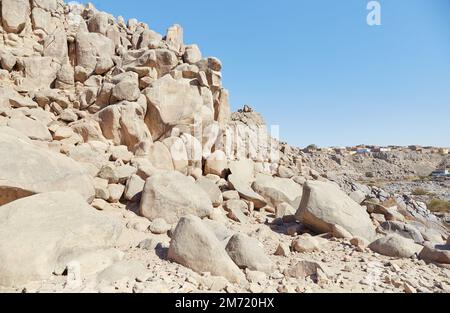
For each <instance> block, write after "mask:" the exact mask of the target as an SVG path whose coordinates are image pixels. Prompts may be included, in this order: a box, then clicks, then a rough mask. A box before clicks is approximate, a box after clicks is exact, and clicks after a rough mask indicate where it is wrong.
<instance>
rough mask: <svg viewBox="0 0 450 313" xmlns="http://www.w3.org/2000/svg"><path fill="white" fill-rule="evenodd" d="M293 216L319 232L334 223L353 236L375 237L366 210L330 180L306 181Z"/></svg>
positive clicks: (325, 230) (330, 230)
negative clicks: (298, 205) (298, 206)
mask: <svg viewBox="0 0 450 313" xmlns="http://www.w3.org/2000/svg"><path fill="white" fill-rule="evenodd" d="M296 217H297V219H298V220H299V221H301V222H302V223H303V224H305V225H306V226H308V227H310V228H311V229H313V230H315V231H317V232H320V233H327V232H332V226H333V225H334V224H336V225H340V226H342V227H344V228H345V229H346V230H347V231H348V232H350V233H351V234H352V235H353V236H360V237H363V238H366V239H367V240H372V239H374V238H375V228H374V226H373V224H372V222H371V220H370V217H369V215H368V214H367V212H366V211H365V209H364V208H363V207H361V206H360V205H359V204H357V203H356V202H355V201H353V200H352V199H351V198H350V197H348V196H347V195H346V194H345V193H344V192H343V191H341V190H340V189H339V188H338V187H337V186H336V185H334V184H332V183H328V182H321V181H308V182H306V183H305V185H304V189H303V198H302V201H301V204H300V208H299V209H298V211H297V214H296Z"/></svg>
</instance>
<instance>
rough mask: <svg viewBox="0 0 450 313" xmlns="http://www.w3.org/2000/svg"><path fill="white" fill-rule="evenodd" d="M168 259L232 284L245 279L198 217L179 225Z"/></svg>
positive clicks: (181, 222) (188, 217) (171, 243)
mask: <svg viewBox="0 0 450 313" xmlns="http://www.w3.org/2000/svg"><path fill="white" fill-rule="evenodd" d="M168 258H169V260H171V261H174V262H177V263H179V264H181V265H183V266H186V267H189V268H191V269H193V270H194V271H197V272H209V273H211V274H212V275H218V276H223V277H225V278H226V279H228V280H229V281H230V282H241V281H243V280H244V279H245V278H244V275H243V273H242V272H241V271H240V270H239V268H238V267H237V266H236V264H234V263H233V261H232V260H231V258H230V257H229V256H228V254H227V253H226V251H225V249H224V248H223V246H222V245H221V243H220V241H219V240H218V239H217V238H216V236H215V235H214V233H213V232H212V231H210V230H209V229H208V228H207V227H206V226H205V225H204V224H203V223H202V221H201V220H200V219H199V218H198V217H195V216H187V217H183V218H181V219H180V221H179V222H178V225H177V227H176V228H175V231H174V232H173V235H172V241H171V242H170V247H169V252H168Z"/></svg>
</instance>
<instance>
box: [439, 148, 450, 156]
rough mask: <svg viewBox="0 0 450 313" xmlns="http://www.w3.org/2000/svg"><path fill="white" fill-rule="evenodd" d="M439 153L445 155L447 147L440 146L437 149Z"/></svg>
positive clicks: (447, 150) (447, 151)
mask: <svg viewBox="0 0 450 313" xmlns="http://www.w3.org/2000/svg"><path fill="white" fill-rule="evenodd" d="M439 153H440V154H444V155H447V154H448V153H449V149H448V148H440V149H439Z"/></svg>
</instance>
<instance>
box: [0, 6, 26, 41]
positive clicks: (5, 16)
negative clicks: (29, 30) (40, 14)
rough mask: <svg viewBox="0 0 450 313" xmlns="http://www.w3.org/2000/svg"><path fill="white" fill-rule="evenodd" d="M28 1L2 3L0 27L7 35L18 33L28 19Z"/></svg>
mask: <svg viewBox="0 0 450 313" xmlns="http://www.w3.org/2000/svg"><path fill="white" fill-rule="evenodd" d="M29 16H30V1H28V0H5V1H2V19H1V20H2V25H3V28H4V29H5V30H6V31H7V32H8V33H20V32H21V31H22V30H23V29H24V28H25V26H26V24H27V22H28V21H29V19H30V17H29Z"/></svg>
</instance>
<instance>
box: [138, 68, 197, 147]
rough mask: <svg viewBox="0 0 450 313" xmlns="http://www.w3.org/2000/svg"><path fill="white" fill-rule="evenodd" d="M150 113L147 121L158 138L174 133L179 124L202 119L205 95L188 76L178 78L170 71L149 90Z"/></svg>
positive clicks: (148, 110) (155, 137)
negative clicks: (203, 95)
mask: <svg viewBox="0 0 450 313" xmlns="http://www.w3.org/2000/svg"><path fill="white" fill-rule="evenodd" d="M145 96H146V97H147V105H148V109H147V115H146V117H145V123H146V124H147V126H148V128H149V129H150V132H151V134H152V136H153V138H154V139H155V140H157V139H158V138H161V137H162V136H164V135H170V130H171V129H172V128H173V127H175V126H177V125H192V124H194V121H196V120H197V121H201V110H202V106H203V97H202V95H201V93H200V89H199V88H198V87H196V86H193V85H191V84H190V81H189V80H187V79H179V80H175V79H173V78H172V76H170V75H166V76H164V77H162V78H160V79H158V80H157V81H155V82H154V83H153V84H152V85H151V86H150V87H149V88H147V89H146V90H145Z"/></svg>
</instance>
